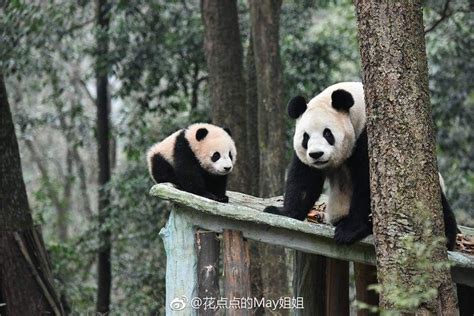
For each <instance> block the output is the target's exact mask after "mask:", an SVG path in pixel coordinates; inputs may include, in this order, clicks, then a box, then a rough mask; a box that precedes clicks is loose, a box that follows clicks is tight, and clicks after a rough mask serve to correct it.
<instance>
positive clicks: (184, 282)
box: [160, 208, 197, 316]
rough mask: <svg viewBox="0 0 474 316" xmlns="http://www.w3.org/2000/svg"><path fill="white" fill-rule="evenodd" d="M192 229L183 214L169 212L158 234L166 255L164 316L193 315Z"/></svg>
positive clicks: (194, 265)
mask: <svg viewBox="0 0 474 316" xmlns="http://www.w3.org/2000/svg"><path fill="white" fill-rule="evenodd" d="M194 232H195V226H194V223H193V222H192V221H191V219H190V217H189V216H188V214H187V212H185V211H183V210H181V209H179V208H176V209H173V210H172V211H171V214H170V217H169V219H168V223H166V227H164V228H162V229H161V231H160V236H161V238H162V239H163V243H164V245H165V251H166V315H183V316H184V315H195V314H196V311H197V310H195V309H193V308H192V307H191V304H190V301H191V300H192V299H193V298H194V297H196V296H197V289H196V285H197V273H196V266H197V256H196V251H195V248H194Z"/></svg>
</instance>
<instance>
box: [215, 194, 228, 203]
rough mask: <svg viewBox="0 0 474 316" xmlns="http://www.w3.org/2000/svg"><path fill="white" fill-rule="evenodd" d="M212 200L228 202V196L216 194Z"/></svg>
mask: <svg viewBox="0 0 474 316" xmlns="http://www.w3.org/2000/svg"><path fill="white" fill-rule="evenodd" d="M214 200H216V201H217V202H221V203H228V202H229V197H228V196H227V195H223V196H216V197H215V199H214Z"/></svg>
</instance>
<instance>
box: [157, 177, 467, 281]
mask: <svg viewBox="0 0 474 316" xmlns="http://www.w3.org/2000/svg"><path fill="white" fill-rule="evenodd" d="M151 194H152V195H154V196H158V197H160V198H163V199H165V200H170V201H173V202H176V203H178V204H180V205H181V206H187V207H189V209H187V210H186V212H187V214H188V215H189V216H190V217H192V220H193V221H194V223H195V225H197V226H199V227H203V228H205V229H209V230H213V231H216V232H222V230H223V229H237V230H240V231H242V233H243V236H244V237H246V238H249V239H254V240H257V241H262V242H267V243H271V244H275V245H280V246H283V247H287V248H292V249H296V250H300V251H304V252H307V253H313V254H320V255H324V256H327V257H331V258H336V259H341V260H346V261H354V262H359V263H365V264H370V265H375V256H374V246H373V239H372V238H371V237H369V238H365V239H363V240H361V241H359V242H357V243H355V244H354V245H352V246H350V247H347V246H339V245H336V243H335V242H334V238H333V237H334V228H333V227H331V226H329V225H322V224H313V223H308V222H302V221H298V220H294V219H291V218H287V217H284V216H278V215H273V214H266V213H262V212H261V210H263V208H264V207H265V206H268V205H276V206H280V205H281V204H282V201H283V199H282V198H281V197H275V198H269V199H262V198H255V197H252V196H249V195H245V194H242V193H237V192H227V195H228V196H229V198H230V201H229V203H226V204H224V203H218V202H216V201H212V200H209V199H206V198H203V197H200V196H197V195H194V194H191V193H188V192H183V191H180V190H178V189H176V188H174V187H173V186H172V185H170V184H158V185H155V186H154V187H153V188H152V189H151ZM460 229H461V230H462V231H463V232H464V231H469V229H467V230H466V229H465V228H464V227H460ZM448 257H449V259H450V261H451V262H452V263H453V264H454V266H453V268H452V269H451V270H452V276H453V280H454V281H455V282H457V283H462V284H466V285H470V286H474V273H472V271H474V256H472V255H468V254H465V253H461V252H453V251H450V252H448Z"/></svg>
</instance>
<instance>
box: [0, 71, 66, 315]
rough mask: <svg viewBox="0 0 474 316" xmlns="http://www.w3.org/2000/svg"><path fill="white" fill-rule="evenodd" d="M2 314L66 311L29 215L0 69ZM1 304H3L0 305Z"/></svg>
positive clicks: (42, 245)
mask: <svg viewBox="0 0 474 316" xmlns="http://www.w3.org/2000/svg"><path fill="white" fill-rule="evenodd" d="M0 175H1V176H0V254H1V255H0V314H1V315H40V314H44V313H48V314H55V315H61V314H64V312H63V309H62V306H61V303H60V300H59V298H58V296H57V294H56V293H55V291H54V288H53V278H52V275H51V271H50V268H49V263H48V259H47V255H46V250H45V249H44V244H43V241H42V238H41V232H40V231H37V230H36V229H35V228H34V227H33V219H32V217H31V212H30V208H29V204H28V198H27V195H26V189H25V183H24V182H23V176H22V171H21V162H20V153H19V149H18V142H17V139H16V135H15V127H14V125H13V119H12V114H11V112H10V105H9V103H8V99H7V94H6V89H5V83H4V81H3V74H1V73H0ZM3 304H5V305H3Z"/></svg>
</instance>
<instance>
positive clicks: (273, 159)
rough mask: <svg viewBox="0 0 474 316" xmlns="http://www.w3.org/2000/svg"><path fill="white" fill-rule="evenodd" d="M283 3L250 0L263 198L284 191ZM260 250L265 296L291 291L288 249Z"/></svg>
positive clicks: (278, 0)
mask: <svg viewBox="0 0 474 316" xmlns="http://www.w3.org/2000/svg"><path fill="white" fill-rule="evenodd" d="M281 4H282V1H281V0H276V1H274V0H250V1H249V5H250V21H251V39H252V48H253V52H254V59H255V61H254V65H255V70H256V83H257V95H258V147H259V155H260V158H259V164H260V165H259V187H260V188H259V193H260V196H263V197H268V196H275V195H278V194H281V192H282V185H283V182H284V181H283V175H284V171H285V167H286V163H285V142H284V141H283V140H284V139H285V121H284V113H285V111H284V105H283V104H284V102H283V73H282V63H281V60H280V43H279V26H280V12H281ZM254 82H255V81H254ZM259 252H260V258H261V271H262V280H263V292H264V296H265V297H267V298H272V299H278V298H279V297H281V296H282V295H285V294H286V293H287V290H288V280H287V277H286V260H285V257H286V256H285V250H284V249H283V248H281V247H275V246H271V245H265V244H262V245H260V247H259Z"/></svg>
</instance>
